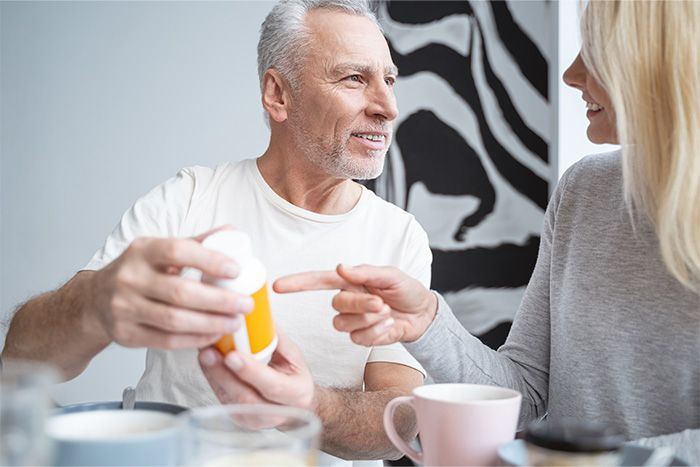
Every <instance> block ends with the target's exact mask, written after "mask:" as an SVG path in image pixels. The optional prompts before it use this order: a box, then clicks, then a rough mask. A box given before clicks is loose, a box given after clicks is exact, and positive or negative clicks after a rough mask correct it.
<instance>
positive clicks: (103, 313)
mask: <svg viewBox="0 0 700 467" xmlns="http://www.w3.org/2000/svg"><path fill="white" fill-rule="evenodd" d="M217 230H218V229H217ZM213 232H214V231H211V232H207V233H206V234H203V235H201V236H199V237H195V238H178V239H176V238H139V239H137V240H134V241H133V242H132V243H131V245H130V246H129V247H128V248H127V249H126V250H125V251H124V253H122V255H121V256H119V257H118V258H117V259H116V260H114V261H113V262H112V263H110V264H109V265H107V266H106V267H104V268H103V269H101V270H100V271H97V272H96V273H95V274H94V276H93V277H92V278H91V282H92V286H91V287H90V292H89V296H90V304H89V306H88V307H87V310H86V313H85V314H84V317H83V323H84V325H85V327H86V329H87V330H88V331H92V332H93V333H94V334H96V335H100V336H102V339H103V340H104V341H105V342H107V341H109V342H111V341H115V342H117V343H119V344H121V345H123V346H125V347H156V348H164V349H180V348H193V347H203V346H206V345H210V344H212V343H213V342H215V341H216V340H217V338H218V337H219V336H220V335H222V334H224V333H228V332H233V331H235V330H237V329H238V328H239V327H240V326H241V321H242V319H241V317H240V314H241V313H247V312H249V311H250V310H252V308H253V302H252V299H251V298H250V297H248V296H244V295H240V294H236V293H234V292H231V291H228V290H225V289H223V288H220V287H216V286H212V285H207V284H203V283H200V282H198V281H195V280H192V279H188V278H185V277H180V276H179V273H180V271H181V270H182V269H183V268H185V267H191V268H195V269H198V270H201V271H202V272H203V273H206V274H209V275H211V276H215V277H221V278H235V277H236V276H237V275H238V271H239V269H238V265H237V264H236V263H235V262H233V261H232V260H231V259H229V258H228V257H227V256H225V255H224V254H222V253H219V252H215V251H211V250H209V249H207V248H205V247H203V246H202V244H201V242H202V240H204V238H206V237H207V236H208V235H211V234H212V233H213Z"/></svg>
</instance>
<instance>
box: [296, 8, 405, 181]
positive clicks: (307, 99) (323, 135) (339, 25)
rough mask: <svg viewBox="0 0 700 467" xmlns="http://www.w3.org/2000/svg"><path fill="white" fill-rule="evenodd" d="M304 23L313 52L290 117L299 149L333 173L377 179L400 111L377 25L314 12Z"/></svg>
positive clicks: (392, 71)
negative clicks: (308, 31)
mask: <svg viewBox="0 0 700 467" xmlns="http://www.w3.org/2000/svg"><path fill="white" fill-rule="evenodd" d="M306 24H307V26H308V27H309V29H310V30H311V36H312V37H311V46H310V48H309V50H308V51H307V54H306V58H305V62H304V64H303V65H302V67H301V71H300V72H299V73H298V78H299V85H298V87H297V90H296V92H295V95H294V98H293V104H292V107H291V109H290V110H289V119H288V123H289V125H290V128H291V130H292V133H293V135H294V139H295V142H296V145H297V147H298V149H300V150H301V152H302V153H304V155H305V156H306V158H307V159H308V160H309V161H310V162H311V163H313V164H314V165H315V166H316V167H318V168H320V169H321V170H323V171H324V172H325V173H327V174H329V175H332V176H335V177H339V178H353V179H372V178H376V177H377V176H379V174H380V173H381V172H382V168H383V167H384V156H385V155H386V152H387V149H388V147H389V143H390V142H391V131H392V122H393V120H394V119H395V118H396V115H397V113H398V111H397V108H396V98H395V97H394V89H393V86H394V81H395V80H396V74H397V70H396V66H395V65H394V64H393V62H392V60H391V54H390V53H389V47H388V46H387V43H386V40H385V39H384V37H383V36H382V34H381V32H380V31H379V29H377V27H376V26H375V24H374V23H373V22H372V21H371V20H369V19H367V18H364V17H361V16H355V15H350V14H346V13H341V12H336V11H327V10H315V11H312V12H311V13H309V14H308V15H307V17H306Z"/></svg>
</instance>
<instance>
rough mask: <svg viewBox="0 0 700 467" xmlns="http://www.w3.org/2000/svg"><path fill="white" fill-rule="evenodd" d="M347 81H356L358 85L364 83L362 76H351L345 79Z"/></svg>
mask: <svg viewBox="0 0 700 467" xmlns="http://www.w3.org/2000/svg"><path fill="white" fill-rule="evenodd" d="M345 79H346V80H347V81H355V82H356V83H361V82H362V76H360V75H350V76H348V77H346V78H345Z"/></svg>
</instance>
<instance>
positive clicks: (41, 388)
mask: <svg viewBox="0 0 700 467" xmlns="http://www.w3.org/2000/svg"><path fill="white" fill-rule="evenodd" d="M56 382H58V372H57V371H56V370H55V369H54V368H53V367H51V366H49V365H46V364H42V363H38V362H31V361H25V360H12V359H7V360H3V362H2V366H0V465H47V464H49V463H50V462H51V455H52V452H51V445H50V442H49V440H48V438H47V437H46V434H45V433H44V423H45V421H46V418H47V417H48V415H49V413H50V411H51V409H52V407H53V403H52V401H51V389H52V387H53V385H54V384H55V383H56Z"/></svg>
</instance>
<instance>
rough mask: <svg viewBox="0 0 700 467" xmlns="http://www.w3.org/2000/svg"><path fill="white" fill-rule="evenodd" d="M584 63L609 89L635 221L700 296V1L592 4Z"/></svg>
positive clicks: (597, 0)
mask: <svg viewBox="0 0 700 467" xmlns="http://www.w3.org/2000/svg"><path fill="white" fill-rule="evenodd" d="M581 30H582V33H581V35H582V41H583V46H582V49H581V57H582V58H583V61H584V63H585V64H586V67H587V68H588V69H589V71H590V72H591V73H592V74H593V76H594V77H595V78H596V79H597V80H598V81H599V83H600V84H601V85H602V86H603V87H604V88H605V89H606V91H607V92H608V94H609V96H610V100H611V102H612V105H613V109H614V112H615V114H616V122H615V123H616V125H617V134H618V138H619V141H620V144H621V145H622V150H623V174H624V176H623V177H624V192H625V199H626V201H627V204H628V207H629V209H630V213H631V214H632V218H633V220H634V218H635V217H637V213H641V214H643V215H645V216H646V217H648V218H649V219H650V220H651V222H652V223H653V225H654V227H655V229H656V233H657V235H658V238H659V246H660V250H661V254H662V257H663V260H664V262H665V263H666V266H667V267H668V269H669V271H670V272H671V274H673V276H674V277H676V278H677V279H678V280H679V281H680V282H681V283H683V284H684V285H685V286H687V287H688V288H690V289H692V290H695V291H696V292H700V53H699V52H698V46H699V45H700V2H698V1H695V0H667V1H664V0H635V1H631V0H627V1H625V0H618V1H609V0H590V1H589V3H588V5H587V6H586V8H585V10H584V12H583V17H582V21H581Z"/></svg>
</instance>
